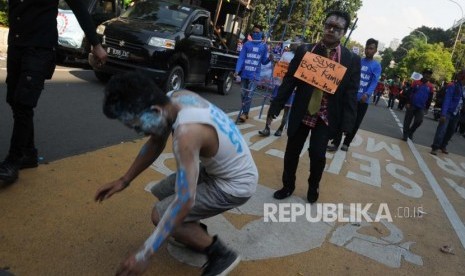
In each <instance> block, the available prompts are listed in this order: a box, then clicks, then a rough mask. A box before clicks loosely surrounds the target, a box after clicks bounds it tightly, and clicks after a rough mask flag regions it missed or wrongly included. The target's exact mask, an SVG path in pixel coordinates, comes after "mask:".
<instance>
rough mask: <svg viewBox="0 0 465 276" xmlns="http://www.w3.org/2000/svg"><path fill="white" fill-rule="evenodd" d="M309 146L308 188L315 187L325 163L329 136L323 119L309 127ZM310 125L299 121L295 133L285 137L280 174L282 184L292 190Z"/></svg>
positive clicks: (317, 184)
mask: <svg viewBox="0 0 465 276" xmlns="http://www.w3.org/2000/svg"><path fill="white" fill-rule="evenodd" d="M311 131H312V133H311V136H310V146H309V148H308V152H309V157H310V176H309V178H308V184H309V189H313V190H315V189H317V188H319V185H320V180H321V176H322V175H323V171H324V168H325V164H326V146H327V145H328V140H329V136H330V132H329V127H328V126H327V125H326V124H325V122H324V121H322V120H321V119H318V122H317V124H316V126H315V128H313V129H311ZM309 132H310V127H308V126H307V125H305V124H303V123H301V124H300V126H299V128H298V129H297V131H296V133H295V134H294V135H293V136H289V137H288V139H287V145H286V152H285V153H284V171H283V176H282V181H283V186H284V187H286V188H288V189H291V190H294V189H295V180H296V176H295V174H296V171H297V166H298V165H299V157H300V153H301V152H302V148H303V146H304V144H305V141H306V140H307V137H308V134H309Z"/></svg>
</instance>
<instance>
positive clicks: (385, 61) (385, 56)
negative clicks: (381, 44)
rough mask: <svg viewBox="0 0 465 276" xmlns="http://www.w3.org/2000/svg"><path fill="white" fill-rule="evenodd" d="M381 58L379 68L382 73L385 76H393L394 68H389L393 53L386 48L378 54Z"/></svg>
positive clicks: (392, 60)
mask: <svg viewBox="0 0 465 276" xmlns="http://www.w3.org/2000/svg"><path fill="white" fill-rule="evenodd" d="M379 54H380V55H381V57H382V59H381V68H382V70H383V73H384V74H386V75H387V76H390V75H392V74H394V67H391V62H395V61H394V51H393V50H392V49H391V48H386V49H384V50H383V51H380V53H379Z"/></svg>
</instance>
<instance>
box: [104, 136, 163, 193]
mask: <svg viewBox="0 0 465 276" xmlns="http://www.w3.org/2000/svg"><path fill="white" fill-rule="evenodd" d="M169 135H170V133H169V132H168V133H167V134H165V135H164V136H155V135H151V136H150V138H149V140H148V141H147V142H146V143H145V144H144V146H143V147H142V148H141V150H140V152H139V154H138V155H137V157H136V159H135V160H134V162H133V163H132V165H131V166H130V167H129V169H128V171H127V172H126V173H125V174H124V175H123V176H122V177H120V178H119V179H117V180H115V181H113V182H110V183H107V184H105V185H103V186H102V187H101V188H100V189H98V190H97V193H96V194H95V201H98V202H101V201H103V200H105V199H108V198H110V197H111V196H112V195H113V194H115V193H117V192H120V191H122V190H124V189H125V188H126V187H128V186H129V183H131V181H132V180H133V179H134V178H136V177H137V176H138V175H139V174H140V173H141V172H143V171H144V170H145V169H147V168H148V167H149V166H150V165H151V164H152V163H153V162H154V161H155V160H156V159H157V158H158V156H160V154H161V153H162V151H163V149H164V148H165V146H166V141H167V140H168V137H169Z"/></svg>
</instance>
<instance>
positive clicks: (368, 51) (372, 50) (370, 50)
mask: <svg viewBox="0 0 465 276" xmlns="http://www.w3.org/2000/svg"><path fill="white" fill-rule="evenodd" d="M377 50H378V49H377V48H376V45H375V44H370V45H367V46H366V47H365V57H367V58H373V56H374V55H375V54H376V51H377Z"/></svg>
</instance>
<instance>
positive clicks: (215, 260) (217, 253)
mask: <svg viewBox="0 0 465 276" xmlns="http://www.w3.org/2000/svg"><path fill="white" fill-rule="evenodd" d="M206 253H207V257H208V262H207V263H206V264H205V265H204V267H205V269H204V270H203V273H202V275H204V276H213V275H227V274H228V273H229V272H231V271H232V270H233V269H234V268H235V267H236V266H237V265H238V264H239V262H240V261H241V257H240V256H239V255H238V254H237V253H236V252H234V251H233V250H231V249H229V248H228V247H226V245H224V244H223V242H221V240H220V239H219V238H218V236H214V237H213V243H212V244H211V245H210V246H209V247H207V249H206Z"/></svg>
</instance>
